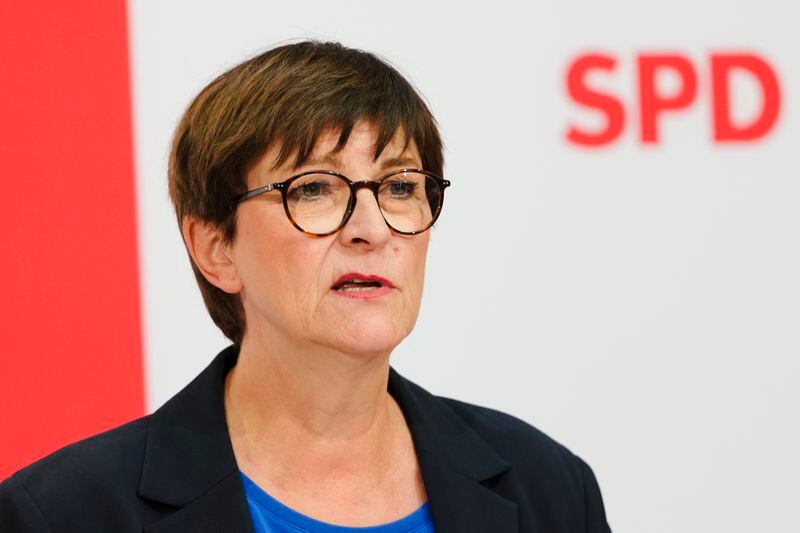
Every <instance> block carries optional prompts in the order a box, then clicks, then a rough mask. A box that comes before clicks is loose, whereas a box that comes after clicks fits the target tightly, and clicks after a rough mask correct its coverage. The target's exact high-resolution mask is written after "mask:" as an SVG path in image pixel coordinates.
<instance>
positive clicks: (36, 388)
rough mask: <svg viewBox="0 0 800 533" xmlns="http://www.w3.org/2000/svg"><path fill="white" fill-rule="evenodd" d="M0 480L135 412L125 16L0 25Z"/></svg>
mask: <svg viewBox="0 0 800 533" xmlns="http://www.w3.org/2000/svg"><path fill="white" fill-rule="evenodd" d="M0 40H1V41H0V66H1V67H2V69H3V72H2V77H3V81H2V83H0V110H2V111H1V112H0V123H1V124H2V126H0V165H2V167H0V168H2V170H1V171H0V176H2V178H0V179H1V180H2V196H1V198H2V200H0V232H2V237H0V242H1V243H2V245H1V246H0V253H1V254H2V255H1V256H0V295H1V297H2V300H3V302H2V306H1V307H0V342H2V354H1V355H0V479H2V478H3V477H5V476H6V475H8V474H10V473H11V472H12V471H13V470H16V469H17V468H19V467H21V466H23V465H25V464H27V463H29V462H31V461H33V460H35V459H37V458H39V457H41V456H43V455H44V454H46V453H48V452H50V451H53V450H55V449H56V448H58V447H60V446H62V445H64V444H66V443H68V442H70V441H73V440H76V439H78V438H81V437H84V436H87V435H90V434H92V433H95V432H97V431H100V430H102V429H105V428H108V427H111V426H113V425H116V424H118V423H121V422H123V421H125V420H128V419H130V418H133V417H136V416H139V415H141V414H142V413H143V412H144V388H143V369H142V347H141V344H142V343H141V333H140V329H141V328H140V317H139V276H138V264H137V239H136V219H135V197H134V176H133V153H132V134H131V116H130V115H131V111H130V109H131V105H130V87H129V74H128V43H127V29H126V14H125V3H124V1H120V0H96V1H91V2H89V1H83V2H63V1H56V0H49V1H39V2H4V6H3V8H2V13H0Z"/></svg>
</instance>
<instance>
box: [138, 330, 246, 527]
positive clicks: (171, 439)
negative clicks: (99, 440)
mask: <svg viewBox="0 0 800 533" xmlns="http://www.w3.org/2000/svg"><path fill="white" fill-rule="evenodd" d="M237 356H238V350H237V349H236V348H235V347H234V346H231V347H229V348H227V349H225V350H223V351H222V352H221V353H220V354H219V355H218V356H217V357H216V358H215V359H214V360H213V361H212V363H211V364H210V365H209V366H208V367H207V368H206V369H205V370H204V371H203V372H201V373H200V375H198V376H197V377H196V378H195V379H194V380H193V381H192V382H191V383H189V385H187V386H186V387H185V388H184V389H183V390H182V391H180V392H179V393H178V394H176V395H175V396H174V397H173V398H172V399H171V400H170V401H168V402H167V403H166V404H164V405H163V406H162V407H161V408H160V409H158V410H157V411H156V412H155V413H153V415H152V417H151V419H150V423H149V425H148V428H147V443H146V445H145V455H144V462H143V466H142V475H141V478H140V480H139V496H140V497H142V498H144V499H147V500H151V501H155V502H159V503H161V504H165V505H168V506H172V507H174V508H175V512H173V513H171V514H169V515H167V516H166V518H162V519H161V520H159V521H157V522H155V523H152V524H149V525H148V526H147V527H146V528H145V531H146V532H148V533H167V532H173V531H175V532H177V531H193V532H211V531H246V532H252V531H253V525H252V520H251V518H250V509H249V508H248V506H247V499H246V498H245V494H244V487H243V485H242V481H241V478H240V477H239V468H238V466H237V465H236V457H235V456H234V454H233V448H232V446H231V442H230V437H229V436H228V426H227V423H226V421H225V398H224V390H225V375H226V374H227V373H228V370H229V369H230V368H231V367H232V366H233V365H234V364H236V358H237Z"/></svg>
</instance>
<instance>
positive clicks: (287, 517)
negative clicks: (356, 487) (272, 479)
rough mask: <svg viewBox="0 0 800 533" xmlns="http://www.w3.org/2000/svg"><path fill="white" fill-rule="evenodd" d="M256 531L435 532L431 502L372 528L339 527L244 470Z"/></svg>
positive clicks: (333, 532)
mask: <svg viewBox="0 0 800 533" xmlns="http://www.w3.org/2000/svg"><path fill="white" fill-rule="evenodd" d="M239 473H240V474H241V476H242V483H243V484H244V493H245V496H247V505H248V507H250V516H251V517H252V518H253V526H255V530H256V533H433V518H432V516H431V512H430V509H429V506H428V502H425V503H423V504H422V507H420V508H419V509H417V510H416V511H414V512H413V513H411V514H410V515H408V516H405V517H403V518H400V519H398V520H395V521H394V522H389V523H388V524H381V525H379V526H368V527H347V526H336V525H333V524H328V523H326V522H320V521H319V520H315V519H313V518H311V517H310V516H306V515H304V514H301V513H298V512H297V511H295V510H294V509H290V508H289V507H286V506H285V505H283V504H282V503H281V502H279V501H278V500H276V499H275V498H273V497H272V496H270V495H269V494H267V492H266V491H264V490H263V489H262V488H261V487H259V486H258V485H256V484H255V483H254V482H253V481H252V480H251V479H250V478H249V477H247V476H246V475H244V472H241V471H240V472H239Z"/></svg>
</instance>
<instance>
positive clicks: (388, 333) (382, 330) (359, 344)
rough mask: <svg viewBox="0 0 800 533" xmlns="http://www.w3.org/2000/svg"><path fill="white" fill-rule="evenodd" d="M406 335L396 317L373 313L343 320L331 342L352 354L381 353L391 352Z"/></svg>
mask: <svg viewBox="0 0 800 533" xmlns="http://www.w3.org/2000/svg"><path fill="white" fill-rule="evenodd" d="M406 335H407V333H406V332H405V329H404V328H403V327H402V325H401V324H399V323H398V321H397V318H393V317H386V316H380V315H378V316H375V315H373V316H368V317H362V318H361V319H358V320H345V322H344V324H342V328H341V329H339V331H338V332H337V335H336V339H335V340H333V343H334V344H335V345H336V346H337V348H338V349H339V350H340V351H342V352H346V353H351V354H353V355H360V354H364V355H369V354H381V353H390V352H392V350H394V349H395V347H396V346H397V345H398V344H400V342H401V341H402V340H403V339H404V338H405V337H406Z"/></svg>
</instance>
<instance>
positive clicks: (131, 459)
mask: <svg viewBox="0 0 800 533" xmlns="http://www.w3.org/2000/svg"><path fill="white" fill-rule="evenodd" d="M237 357H238V349H237V348H236V347H234V346H231V347H229V348H226V349H225V350H223V351H222V352H221V353H220V354H219V355H217V357H216V358H215V359H214V361H213V362H212V363H211V364H210V365H209V366H208V367H207V368H206V369H205V370H204V371H203V372H202V373H201V374H200V375H198V376H197V377H196V378H195V379H194V380H193V381H192V382H191V383H190V384H189V385H187V386H186V387H185V388H184V389H183V390H182V391H180V392H179V393H178V394H177V395H175V396H174V397H173V398H172V399H171V400H169V401H168V402H167V403H166V404H164V405H163V406H162V407H161V408H160V409H158V410H157V411H156V412H155V413H153V414H152V415H149V416H145V417H143V418H139V419H137V420H134V421H132V422H129V423H127V424H125V425H123V426H120V427H118V428H115V429H112V430H110V431H107V432H105V433H101V434H99V435H96V436H94V437H91V438H88V439H86V440H82V441H80V442H77V443H75V444H72V445H69V446H67V447H65V448H62V449H61V450H59V451H57V452H55V453H53V454H51V455H49V456H47V457H45V458H44V459H42V460H40V461H38V462H36V463H34V464H32V465H30V466H28V467H26V468H24V469H22V470H20V471H19V472H17V473H16V474H14V475H13V476H11V477H10V478H8V479H7V480H5V481H4V482H3V483H2V484H0V531H2V532H4V533H10V532H16V531H26V532H27V531H42V532H45V531H103V532H105V531H108V532H115V533H117V532H128V531H131V532H133V531H142V530H144V531H146V532H150V533H167V532H179V531H180V532H186V531H200V532H202V531H226V532H235V531H253V526H252V523H251V520H250V512H249V508H248V506H247V501H246V499H245V495H244V489H243V486H242V482H241V479H240V476H239V472H238V468H237V466H236V460H235V458H234V455H233V449H232V447H231V442H230V438H229V436H228V429H227V425H226V422H225V411H224V405H223V401H224V399H223V398H224V395H223V393H224V381H225V375H226V374H227V372H228V370H229V369H230V368H232V367H233V365H235V364H236V358H237ZM388 390H389V392H390V394H392V396H393V397H394V398H395V399H396V401H397V403H398V404H399V406H400V408H401V409H402V411H403V414H404V415H405V418H406V421H407V422H408V426H409V429H410V431H411V434H412V438H413V441H414V446H415V448H416V453H417V458H418V461H419V465H420V468H421V470H422V478H423V481H424V483H425V489H426V490H427V493H428V498H429V502H430V509H431V512H432V513H433V520H434V525H435V528H436V531H437V532H441V533H470V532H475V533H478V532H480V533H511V532H531V533H533V532H537V533H556V532H565V533H566V532H569V533H578V532H591V533H601V532H609V531H610V529H609V527H608V524H607V523H606V517H605V511H604V509H603V501H602V498H601V496H600V490H599V488H598V486H597V481H596V480H595V477H594V475H593V474H592V470H591V469H590V468H589V466H588V465H587V464H586V463H585V462H584V461H582V460H581V459H580V458H578V457H577V456H575V455H573V454H572V453H571V452H570V451H569V450H567V449H566V448H565V447H563V446H561V445H560V444H558V443H557V442H555V441H554V440H552V439H551V438H549V437H547V436H546V435H545V434H543V433H542V432H540V431H539V430H537V429H535V428H533V427H532V426H530V425H528V424H526V423H525V422H522V421H521V420H519V419H517V418H514V417H512V416H510V415H507V414H504V413H501V412H499V411H494V410H492V409H487V408H484V407H478V406H475V405H470V404H467V403H464V402H460V401H456V400H451V399H447V398H441V397H437V396H434V395H432V394H430V393H429V392H427V391H425V390H424V389H422V388H421V387H419V386H418V385H416V384H414V383H412V382H411V381H408V380H407V379H405V378H403V377H402V376H400V374H398V373H397V372H396V371H395V370H394V369H393V368H390V370H389V385H388Z"/></svg>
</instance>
